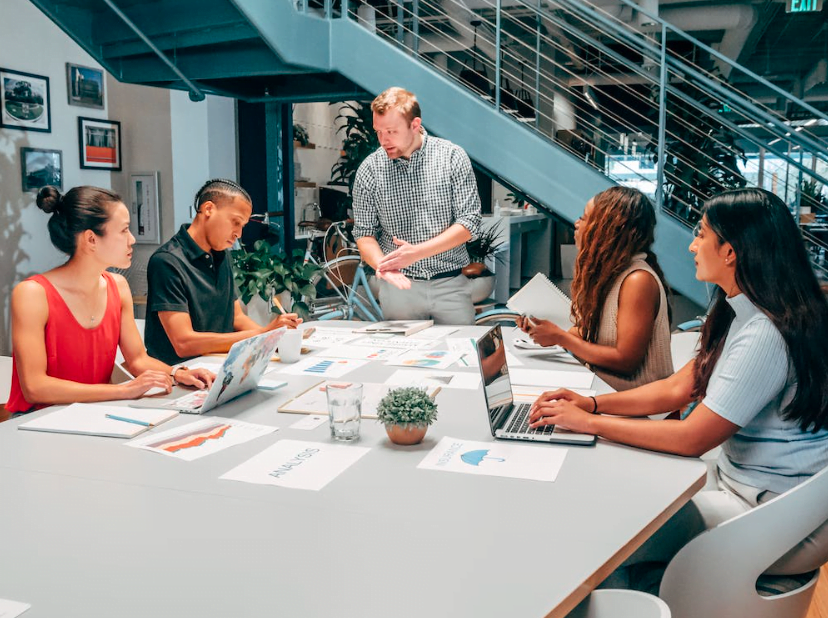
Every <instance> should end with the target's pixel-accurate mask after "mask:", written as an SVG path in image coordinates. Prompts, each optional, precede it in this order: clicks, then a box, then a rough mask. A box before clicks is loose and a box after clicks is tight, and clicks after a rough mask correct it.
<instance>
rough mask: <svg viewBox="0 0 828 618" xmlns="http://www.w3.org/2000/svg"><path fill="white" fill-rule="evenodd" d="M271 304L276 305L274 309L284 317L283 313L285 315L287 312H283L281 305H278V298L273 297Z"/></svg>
mask: <svg viewBox="0 0 828 618" xmlns="http://www.w3.org/2000/svg"><path fill="white" fill-rule="evenodd" d="M273 304H274V305H276V308H277V309H278V310H279V313H281V314H283V315H284V314H285V313H287V312H286V311H285V308H284V307H282V303H280V302H279V297H278V296H274V297H273Z"/></svg>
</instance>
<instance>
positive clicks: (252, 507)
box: [0, 322, 705, 618]
mask: <svg viewBox="0 0 828 618" xmlns="http://www.w3.org/2000/svg"><path fill="white" fill-rule="evenodd" d="M347 325H348V323H343V322H340V323H335V324H334V323H330V324H325V326H342V327H347ZM483 332H485V331H484V329H483V328H482V327H464V328H463V329H462V330H461V331H458V332H457V333H455V334H453V335H451V336H479V335H480V334H482V333H483ZM506 338H507V340H509V338H510V337H509V336H508V334H507V337H506ZM517 354H518V356H519V357H520V358H521V359H522V360H523V361H524V363H525V366H526V367H533V368H539V367H551V368H554V367H556V368H560V367H561V365H560V364H558V363H556V362H550V361H548V360H538V359H537V358H534V355H532V356H531V357H530V356H529V354H532V353H527V354H524V353H521V352H519V351H518V352H517ZM395 369H397V368H393V367H389V366H385V365H383V364H381V363H372V364H370V365H367V366H365V367H362V368H360V369H358V370H357V371H355V372H353V373H351V374H349V375H348V376H347V378H348V379H349V380H351V379H352V380H355V381H359V380H361V381H365V382H379V381H382V380H384V379H385V377H387V376H388V375H390V374H391V373H392V372H393V371H394V370H395ZM453 370H454V369H453ZM465 370H466V371H476V370H475V369H465ZM579 370H581V371H586V370H585V369H583V368H579ZM269 377H272V374H271V376H269ZM317 381H318V379H315V378H311V377H304V376H301V377H291V378H290V379H289V385H288V386H287V387H285V388H283V389H281V390H278V391H272V392H271V391H256V392H253V393H251V394H249V395H245V396H243V397H241V398H239V399H237V400H235V401H233V402H230V403H229V404H227V405H225V406H223V407H220V408H219V409H217V410H215V411H214V412H213V414H215V415H216V416H227V417H233V418H238V419H242V420H245V421H249V422H254V423H262V424H272V425H277V426H278V427H279V428H280V429H279V431H277V432H276V433H275V434H271V435H268V436H265V437H262V438H258V439H256V440H253V441H251V442H248V443H245V444H242V445H239V446H235V447H232V448H230V449H227V450H224V451H222V452H220V453H217V454H214V455H211V456H209V457H205V458H203V459H199V460H197V461H194V462H184V461H179V460H175V459H172V458H167V457H163V456H159V455H157V454H154V453H150V452H146V451H142V450H140V449H132V448H125V447H124V446H123V442H122V441H121V440H117V439H112V438H100V437H91V436H76V435H61V434H47V433H40V432H27V431H18V430H17V425H18V424H19V423H20V422H23V421H21V420H15V421H8V422H5V423H2V424H0V504H2V508H0V598H6V599H12V600H16V601H23V602H26V603H31V604H32V608H31V609H30V610H29V611H28V612H27V613H26V614H25V618H53V617H61V618H64V617H74V616H78V617H82V618H114V617H118V618H132V617H136V618H137V617H141V618H144V617H146V616H153V617H166V616H170V617H175V618H179V617H190V616H198V617H200V618H212V617H216V618H217V617H222V618H225V617H228V616H233V617H234V618H235V617H243V616H244V617H246V616H251V617H254V616H255V617H259V616H295V617H315V616H319V617H333V616H336V617H359V618H368V617H380V616H381V617H387V616H395V617H401V618H403V617H418V618H420V617H425V616H428V617H430V618H434V617H443V616H446V617H448V616H452V617H462V616H475V617H493V618H494V617H497V618H502V617H503V616H521V617H523V616H526V617H542V616H551V617H558V616H565V615H566V614H567V613H568V612H569V611H570V610H571V609H572V608H573V607H574V606H575V605H577V603H578V602H579V601H580V600H581V599H583V598H584V597H586V595H588V594H589V592H590V591H591V590H592V589H593V588H594V587H595V586H596V585H597V584H598V583H599V582H600V581H602V580H603V579H604V578H605V577H606V575H608V574H609V573H610V572H611V571H612V570H613V569H614V568H615V567H616V566H618V565H619V564H620V563H621V562H622V561H623V560H624V559H625V558H626V557H628V556H629V555H630V554H631V553H632V552H633V551H634V550H635V548H637V547H638V546H639V545H640V544H641V543H642V542H643V541H644V540H645V539H647V538H648V537H649V536H650V535H651V534H652V533H653V532H654V531H655V530H656V529H658V527H659V526H661V525H662V524H663V523H664V522H665V521H666V520H667V519H668V518H669V516H670V515H672V514H673V513H674V512H675V511H677V510H678V509H679V508H680V507H681V506H682V505H683V504H684V503H685V502H686V501H687V500H689V499H690V497H692V495H693V494H694V493H696V491H698V490H699V489H700V488H701V487H702V486H703V484H704V476H705V466H704V464H703V463H702V462H701V461H700V460H698V459H688V458H681V457H673V456H668V455H660V454H654V453H650V452H647V451H643V450H638V449H634V448H628V447H624V446H619V445H616V444H612V443H609V442H606V441H603V440H599V441H598V443H597V444H596V445H595V446H587V447H584V446H570V445H542V446H527V448H552V449H567V450H568V453H567V455H566V459H565V461H564V464H563V467H562V468H561V471H560V474H559V475H558V478H557V480H556V481H555V482H554V483H543V482H537V481H527V480H516V479H507V478H498V477H486V476H472V475H466V474H455V473H446V472H435V471H430V470H419V469H417V467H416V466H417V464H418V463H419V462H420V461H421V460H422V459H423V457H424V456H425V455H426V453H427V452H429V451H430V450H431V449H432V447H433V446H434V445H435V444H436V443H437V442H438V441H439V439H440V438H441V437H443V436H452V437H456V438H464V439H468V440H491V434H490V432H489V427H488V422H487V419H486V413H485V408H484V402H483V395H482V389H480V388H479V389H478V390H477V391H471V390H459V389H448V388H446V389H443V390H442V391H441V393H440V394H439V396H438V399H437V402H438V404H439V417H438V420H437V422H436V423H435V424H434V425H433V426H432V427H431V428H430V429H429V432H428V435H427V436H426V439H425V441H424V442H423V443H422V444H420V445H418V446H414V447H399V446H395V445H392V444H391V443H390V442H389V441H388V439H387V437H386V436H385V432H384V430H383V428H382V426H381V425H379V424H378V423H377V422H375V421H371V420H363V423H362V430H361V438H360V441H359V442H358V443H357V444H359V445H360V446H367V447H371V450H370V452H369V453H368V454H367V455H365V456H364V457H363V458H362V459H360V460H359V461H358V462H356V463H355V464H354V465H353V466H351V467H350V468H348V469H347V470H346V471H345V472H344V473H342V474H341V475H340V476H339V477H337V478H336V479H335V480H333V481H332V482H331V483H330V484H329V485H328V486H326V487H325V488H323V489H322V490H321V491H318V492H316V491H303V490H293V489H284V488H279V487H271V486H259V485H250V484H246V483H239V482H232V481H222V480H219V479H218V477H219V476H220V475H222V474H223V473H225V472H227V471H228V470H230V469H232V468H234V467H236V466H237V465H239V464H240V463H242V462H244V461H246V460H247V459H249V458H250V457H252V456H253V455H255V454H257V453H259V452H261V451H262V450H264V449H265V448H266V447H268V446H270V445H271V444H273V443H275V442H276V441H277V440H280V439H283V438H291V439H295V440H309V441H317V442H326V441H329V440H330V439H331V438H330V435H329V429H328V427H327V424H325V425H322V426H320V427H317V428H316V429H315V430H312V431H300V430H296V429H290V427H289V426H290V425H291V424H292V423H294V422H295V421H297V420H299V419H300V418H301V416H299V415H292V414H281V413H278V412H277V411H276V408H277V406H278V405H280V404H281V403H283V402H284V401H286V400H287V399H288V398H290V397H292V396H293V395H295V394H297V393H299V392H301V391H302V390H304V389H305V388H307V387H309V386H310V385H312V384H314V383H315V382H317ZM595 382H596V384H595V388H597V389H598V390H599V391H607V390H609V389H608V387H607V386H606V385H605V384H603V383H600V384H599V380H597V379H596V380H595ZM41 413H42V412H38V413H35V414H41ZM192 420H194V419H193V418H192V417H189V416H184V415H182V416H179V417H178V418H176V419H173V420H172V421H170V422H169V423H166V424H165V425H163V426H162V427H161V428H159V430H165V429H167V428H169V427H172V426H175V425H180V424H184V423H187V422H190V421H192ZM642 422H647V421H642Z"/></svg>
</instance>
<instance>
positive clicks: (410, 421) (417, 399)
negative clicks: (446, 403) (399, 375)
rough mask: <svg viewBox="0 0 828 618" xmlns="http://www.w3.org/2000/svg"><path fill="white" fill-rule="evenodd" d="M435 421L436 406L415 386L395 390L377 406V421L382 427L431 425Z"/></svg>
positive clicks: (425, 393)
mask: <svg viewBox="0 0 828 618" xmlns="http://www.w3.org/2000/svg"><path fill="white" fill-rule="evenodd" d="M436 419H437V404H436V403H434V400H433V399H432V398H431V397H429V395H428V393H427V392H426V391H425V389H423V388H420V387H417V386H404V387H401V388H395V389H393V390H391V391H389V392H388V394H387V395H385V397H383V398H382V399H381V400H380V402H379V405H378V406H377V420H379V422H381V423H382V424H383V425H416V426H418V427H424V426H428V425H431V424H432V423H433V422H434V421H435V420H436Z"/></svg>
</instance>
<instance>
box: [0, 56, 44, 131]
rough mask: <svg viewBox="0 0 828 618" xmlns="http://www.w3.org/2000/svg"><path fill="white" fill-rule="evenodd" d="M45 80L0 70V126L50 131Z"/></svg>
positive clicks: (42, 76) (22, 129) (23, 129)
mask: <svg viewBox="0 0 828 618" xmlns="http://www.w3.org/2000/svg"><path fill="white" fill-rule="evenodd" d="M50 96H51V95H50V92H49V78H48V77H46V76H45V75H35V74H33V73H24V72H23V71H15V70H13V69H3V68H0V127H2V128H4V129H18V130H21V131H40V132H42V133H51V132H52V104H51V99H50Z"/></svg>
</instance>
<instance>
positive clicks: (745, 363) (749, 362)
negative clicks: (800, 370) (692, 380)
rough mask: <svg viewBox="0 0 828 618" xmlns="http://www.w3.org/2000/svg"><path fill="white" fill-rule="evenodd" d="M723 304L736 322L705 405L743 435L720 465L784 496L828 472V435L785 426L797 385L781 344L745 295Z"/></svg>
mask: <svg viewBox="0 0 828 618" xmlns="http://www.w3.org/2000/svg"><path fill="white" fill-rule="evenodd" d="M727 302H728V303H729V304H730V306H731V308H732V309H733V311H734V312H735V314H736V316H735V318H734V319H733V323H732V324H731V325H730V330H729V331H728V333H727V339H726V340H725V343H724V348H723V349H722V355H721V357H720V358H719V361H718V362H717V363H716V367H715V368H714V370H713V374H712V375H711V376H710V381H709V382H708V384H707V395H706V396H705V398H704V401H703V403H704V405H706V406H707V407H708V408H710V409H711V410H713V412H715V413H716V414H718V415H719V416H721V417H722V418H724V419H726V420H728V421H730V422H731V423H734V424H736V425H739V427H741V429H740V430H739V431H738V432H737V433H736V434H734V435H733V436H732V437H730V438H729V439H728V440H727V441H726V442H725V443H724V444H722V453H721V455H720V456H719V461H718V465H719V468H721V470H722V472H724V473H725V474H726V475H727V476H729V477H731V478H733V479H735V480H736V481H739V482H740V483H744V484H746V485H750V486H752V487H757V488H760V489H767V490H770V491H772V492H775V493H782V492H785V491H787V490H789V489H791V488H793V487H795V486H796V485H798V484H799V483H801V482H802V481H804V480H806V479H807V478H809V477H810V476H812V475H813V474H815V473H817V472H819V471H820V470H821V469H822V468H824V467H825V466H826V465H828V429H822V430H820V431H818V432H817V433H810V432H807V433H806V432H803V431H802V430H801V429H800V428H799V426H798V425H797V423H796V422H795V421H786V420H783V419H782V410H784V409H785V408H786V406H787V405H788V404H789V403H790V402H791V400H792V399H793V397H794V394H795V393H796V386H797V384H796V377H795V374H794V371H793V367H792V365H791V363H790V362H789V358H788V348H787V345H786V344H785V340H784V339H783V338H782V335H781V333H780V332H779V331H778V330H777V329H776V327H775V326H774V325H773V323H772V322H771V321H770V318H768V316H766V315H765V314H764V313H763V312H762V311H761V310H760V309H759V308H758V307H756V306H755V305H754V304H753V303H751V302H750V300H749V299H748V298H747V296H745V295H744V294H739V295H738V296H734V297H733V298H728V299H727Z"/></svg>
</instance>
